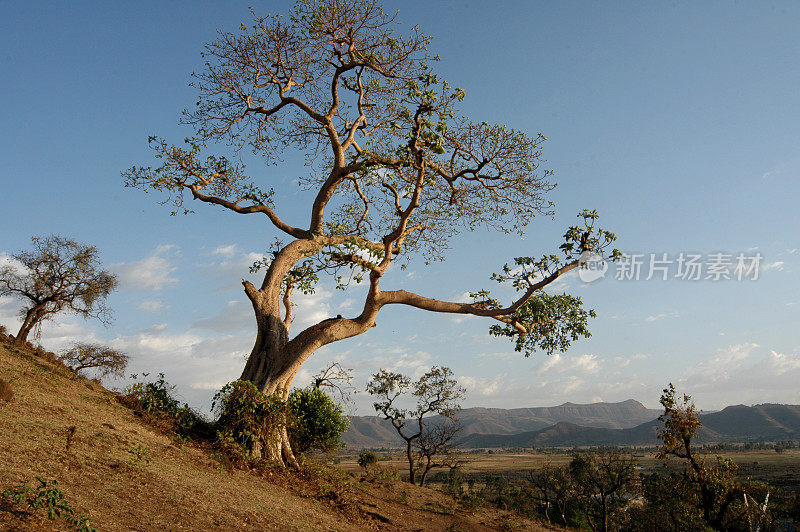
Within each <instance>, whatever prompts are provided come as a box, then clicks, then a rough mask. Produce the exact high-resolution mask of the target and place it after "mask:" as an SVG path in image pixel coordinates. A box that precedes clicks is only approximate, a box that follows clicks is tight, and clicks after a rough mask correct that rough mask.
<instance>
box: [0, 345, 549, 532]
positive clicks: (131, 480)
mask: <svg viewBox="0 0 800 532" xmlns="http://www.w3.org/2000/svg"><path fill="white" fill-rule="evenodd" d="M0 378H1V379H4V380H6V381H11V386H12V388H13V390H14V397H13V400H12V401H11V402H5V401H0V465H1V466H2V467H0V491H2V490H4V489H7V488H9V487H12V486H17V485H20V484H24V483H28V484H31V483H32V482H34V479H35V477H37V476H38V477H41V478H43V479H46V480H51V479H55V480H57V481H58V483H59V486H60V487H61V489H62V490H63V491H64V493H65V494H66V496H67V498H68V500H69V501H70V504H71V506H72V507H73V508H74V509H75V511H76V513H77V514H85V515H87V516H88V517H90V518H91V520H92V524H93V526H95V527H97V528H98V529H100V530H103V531H111V530H113V531H124V530H159V531H160V530H204V531H205V530H282V531H284V530H303V531H307V530H341V531H361V530H370V529H381V530H423V529H424V530H448V529H452V528H451V527H453V528H454V529H457V530H494V529H497V527H499V526H502V524H503V523H505V522H508V520H509V519H510V517H509V515H508V513H504V512H500V511H499V510H497V511H495V510H491V511H485V512H482V513H479V514H476V515H472V514H466V513H462V512H461V511H460V510H457V509H456V504H455V501H453V499H452V498H450V497H447V496H445V495H444V494H442V493H439V492H436V491H433V490H429V489H423V488H417V487H414V486H411V485H409V484H407V483H401V482H391V481H388V482H377V481H364V480H363V479H361V480H360V481H359V479H358V478H353V477H352V476H350V475H348V474H345V473H343V472H339V473H336V474H338V475H340V476H341V478H342V481H341V483H340V484H336V482H335V481H334V480H332V478H333V477H331V476H328V477H315V476H314V475H312V474H309V473H304V474H298V473H294V472H270V471H266V472H264V473H263V476H258V475H256V474H254V473H251V472H245V471H239V470H231V471H226V470H225V468H224V467H222V466H221V465H220V463H219V462H218V461H216V460H214V459H212V458H211V457H210V456H211V449H205V448H203V447H202V446H195V445H194V444H176V443H175V442H173V441H172V440H171V439H170V438H169V437H167V436H165V435H164V434H162V433H160V432H159V431H157V430H156V429H154V428H152V427H150V426H149V425H146V424H144V423H143V422H142V421H141V420H140V419H139V418H138V417H136V416H135V415H134V414H133V413H132V411H131V410H129V409H127V408H125V407H124V406H122V405H121V404H119V402H118V401H117V398H116V395H115V394H113V393H112V392H109V391H108V390H105V389H104V388H102V387H101V386H100V385H98V384H96V383H93V382H90V381H87V380H86V379H84V378H82V377H75V376H74V375H73V374H72V373H71V372H70V371H69V370H67V369H65V368H63V367H61V366H59V365H57V364H53V363H51V362H48V361H47V360H44V359H42V358H40V357H37V356H33V355H32V354H30V353H28V352H27V350H19V349H16V348H13V347H10V346H8V345H7V344H5V343H3V342H0ZM72 427H75V429H74V436H73V437H72V438H71V441H70V439H69V437H68V435H69V434H70V432H71V431H72ZM68 442H69V444H68ZM145 449H146V453H145V452H144V450H145ZM137 450H138V451H139V452H138V454H139V455H142V454H144V455H145V456H146V455H149V462H148V461H147V460H146V459H139V460H137V459H136V456H137ZM327 469H328V470H334V472H336V471H339V470H337V469H336V468H331V467H329V466H328V467H327ZM329 474H330V473H329ZM401 494H402V495H401ZM401 501H402V502H401ZM442 508H449V509H450V510H448V511H447V512H444V511H442ZM514 519H516V518H514ZM59 525H60V523H59V522H57V521H48V520H47V518H46V511H39V512H38V513H35V514H30V513H28V512H26V511H25V509H24V508H23V507H22V506H21V505H14V504H11V503H10V501H9V500H7V499H6V500H0V530H42V529H48V530H60V528H58V526H59ZM521 526H523V527H525V528H526V529H532V530H537V529H539V527H538V525H535V524H534V523H531V522H528V521H525V522H524V523H523V524H521Z"/></svg>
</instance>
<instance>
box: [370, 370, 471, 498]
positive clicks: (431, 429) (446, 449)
mask: <svg viewBox="0 0 800 532" xmlns="http://www.w3.org/2000/svg"><path fill="white" fill-rule="evenodd" d="M367 392H368V393H369V394H371V395H373V396H374V397H375V398H376V399H377V401H376V402H375V403H374V404H373V406H374V407H375V411H376V412H378V414H379V415H380V416H382V417H383V418H384V419H386V420H388V421H389V422H390V423H391V424H392V426H393V427H394V428H395V430H396V431H397V433H398V434H399V435H400V437H401V438H403V440H405V442H406V459H407V460H408V475H409V478H408V481H409V482H411V483H412V484H415V483H416V475H417V473H418V472H419V473H420V474H421V475H420V485H423V484H424V482H425V478H426V477H427V475H428V472H429V471H430V470H431V469H433V468H435V467H444V466H445V465H448V463H449V461H451V460H452V459H453V454H454V450H453V443H454V442H453V438H454V437H455V435H456V434H457V433H458V430H459V426H458V423H457V421H456V418H455V416H456V414H457V413H458V411H459V410H460V409H461V407H460V406H459V404H458V401H459V400H460V399H461V398H462V397H463V396H464V394H465V393H466V390H464V388H462V387H461V386H459V385H458V382H457V381H456V380H455V379H454V378H453V372H452V371H451V370H450V368H444V367H438V366H434V367H432V368H431V369H430V371H428V372H427V373H425V374H424V375H423V376H422V377H420V378H419V380H417V381H415V382H413V383H412V381H411V379H410V378H409V377H406V376H405V375H402V374H400V373H393V372H390V371H386V370H381V371H379V372H378V373H376V374H374V375H373V376H372V380H371V381H370V382H369V383H368V384H367ZM409 395H410V397H404V396H409ZM410 398H413V399H414V400H415V401H416V406H415V407H414V408H413V409H407V408H401V407H400V406H399V405H398V403H400V402H402V401H403V400H406V399H410ZM434 415H439V416H441V417H442V420H441V421H439V422H432V421H431V420H430V419H426V418H430V417H431V416H434ZM437 455H438V457H437V458H439V459H440V460H438V461H437V460H435V459H434V457H435V456H437ZM443 457H444V459H441V458H443Z"/></svg>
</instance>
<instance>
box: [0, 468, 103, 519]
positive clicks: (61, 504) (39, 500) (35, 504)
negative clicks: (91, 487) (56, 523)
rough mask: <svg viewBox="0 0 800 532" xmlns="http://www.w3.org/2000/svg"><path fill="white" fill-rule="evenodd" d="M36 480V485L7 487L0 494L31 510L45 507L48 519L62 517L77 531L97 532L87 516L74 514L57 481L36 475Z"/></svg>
mask: <svg viewBox="0 0 800 532" xmlns="http://www.w3.org/2000/svg"><path fill="white" fill-rule="evenodd" d="M36 480H37V481H38V482H39V485H38V486H37V487H31V486H28V485H27V484H23V485H21V486H16V487H14V488H11V489H7V490H6V491H4V492H3V493H1V494H0V496H1V497H3V498H4V499H5V498H8V499H11V500H13V501H14V502H16V503H17V504H26V505H27V506H28V509H29V510H32V511H36V510H38V509H40V508H47V518H48V519H50V520H53V519H55V518H56V517H62V518H64V520H65V521H66V522H67V523H68V524H69V525H70V526H71V527H72V528H73V529H75V530H77V531H78V532H97V529H96V528H93V527H92V526H91V524H90V522H89V519H88V518H87V517H85V516H83V515H80V516H78V517H76V516H75V511H74V510H73V509H72V507H71V506H70V504H69V502H68V501H67V497H66V496H65V495H64V492H63V491H61V488H59V487H58V482H57V481H55V480H52V481H46V480H42V479H41V478H39V477H36Z"/></svg>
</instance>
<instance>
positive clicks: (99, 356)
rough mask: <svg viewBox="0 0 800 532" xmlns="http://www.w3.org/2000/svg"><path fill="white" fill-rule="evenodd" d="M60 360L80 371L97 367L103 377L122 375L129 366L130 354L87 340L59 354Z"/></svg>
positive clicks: (75, 370) (98, 372)
mask: <svg viewBox="0 0 800 532" xmlns="http://www.w3.org/2000/svg"><path fill="white" fill-rule="evenodd" d="M58 358H59V360H61V362H62V363H63V364H64V365H66V366H67V367H68V368H70V369H72V371H74V372H75V373H79V372H81V371H82V370H86V369H95V370H96V371H97V374H98V375H99V376H101V377H106V376H109V375H111V376H114V377H122V376H123V375H124V374H125V368H126V367H127V366H128V355H126V354H125V353H123V352H122V351H118V350H116V349H112V348H110V347H107V346H104V345H100V344H92V343H87V342H76V343H74V344H72V347H70V348H69V349H67V350H65V351H63V352H62V353H61V354H60V355H58Z"/></svg>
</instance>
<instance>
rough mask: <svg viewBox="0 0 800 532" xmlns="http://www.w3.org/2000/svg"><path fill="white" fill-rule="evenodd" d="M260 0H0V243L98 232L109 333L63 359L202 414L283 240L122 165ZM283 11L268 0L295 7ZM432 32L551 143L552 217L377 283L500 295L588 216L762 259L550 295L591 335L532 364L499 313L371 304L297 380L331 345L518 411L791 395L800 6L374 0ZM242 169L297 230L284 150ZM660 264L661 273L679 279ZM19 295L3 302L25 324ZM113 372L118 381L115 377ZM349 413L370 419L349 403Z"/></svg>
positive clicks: (475, 99) (685, 245)
mask: <svg viewBox="0 0 800 532" xmlns="http://www.w3.org/2000/svg"><path fill="white" fill-rule="evenodd" d="M251 4H253V3H252V2H225V3H218V2H171V3H163V2H158V3H156V2H137V3H111V2H70V3H65V2H63V3H55V2H53V3H35V2H20V1H11V2H10V1H5V2H2V3H0V68H1V69H2V72H3V79H4V82H3V83H2V84H0V101H2V102H3V105H2V106H1V107H0V127H1V128H2V131H3V137H2V142H0V161H3V165H2V169H1V170H0V172H2V183H3V187H2V190H3V192H4V193H3V194H2V195H1V196H0V220H2V224H3V227H4V231H3V233H2V240H0V253H8V252H13V251H16V250H19V249H23V248H26V247H27V246H28V245H29V238H30V237H31V236H33V235H39V234H47V233H53V232H56V233H61V234H65V235H69V236H71V237H73V238H76V239H78V240H81V241H85V242H90V243H93V244H96V245H97V246H98V247H99V248H100V250H101V252H102V257H103V260H104V262H105V264H107V265H109V266H110V267H111V268H112V269H113V270H115V271H116V272H117V273H118V274H119V276H120V279H121V281H122V286H121V288H120V290H119V291H118V292H117V293H115V294H114V295H113V296H112V297H111V299H110V304H111V306H112V307H113V308H114V310H115V311H116V320H115V322H114V324H113V325H112V326H111V327H109V328H103V327H102V326H100V325H97V324H94V323H91V322H83V321H80V320H77V319H75V318H72V317H64V318H61V319H58V320H56V321H55V322H52V323H49V324H47V325H45V326H44V328H43V330H42V343H43V344H44V345H45V346H47V347H51V348H53V349H59V348H61V347H63V346H64V345H66V344H68V343H69V342H70V341H72V340H75V339H86V338H89V339H95V340H97V341H103V342H107V343H110V344H112V345H115V346H117V347H119V348H121V349H125V350H126V351H127V352H128V353H129V354H130V355H131V357H132V362H131V371H132V372H141V371H150V372H151V373H153V374H155V373H157V372H159V371H164V372H165V373H166V375H167V378H168V380H170V381H171V382H174V383H176V384H177V385H178V392H179V393H180V395H181V396H182V397H184V398H185V400H187V401H189V402H190V403H191V404H193V405H195V406H198V407H200V408H207V407H208V405H209V404H210V397H211V396H212V395H213V393H214V390H215V389H216V388H219V387H220V386H221V385H222V384H224V383H225V382H227V381H229V380H232V379H234V378H236V377H237V376H238V374H239V372H240V371H241V368H242V367H243V364H244V356H245V355H246V354H247V352H248V351H249V349H250V347H251V345H252V341H253V336H254V329H253V323H252V316H251V315H250V311H249V310H248V305H247V304H246V300H245V297H244V295H243V294H242V293H241V289H240V284H239V283H240V279H241V278H243V277H247V275H248V273H247V267H248V265H249V264H250V263H252V262H253V260H255V258H258V257H259V256H260V255H261V253H263V252H264V251H265V250H266V248H267V246H268V244H269V243H270V242H271V240H272V237H273V236H274V233H273V232H272V231H271V230H270V229H269V227H268V226H267V225H266V223H264V222H263V221H260V220H254V219H251V218H247V217H237V216H233V215H232V214H230V213H227V212H223V211H221V210H219V209H214V208H212V207H210V206H206V205H200V206H198V208H197V209H196V210H197V213H196V214H194V215H191V216H185V217H184V216H177V217H170V216H169V209H168V208H167V207H162V206H160V205H158V204H157V203H156V201H155V200H156V197H155V196H152V195H145V194H143V193H141V192H140V191H137V190H131V189H125V188H123V187H122V181H121V178H120V177H119V172H120V171H121V170H124V169H125V168H128V167H130V166H131V165H133V164H147V163H150V162H151V161H152V159H151V154H150V152H149V151H148V149H147V145H146V140H147V136H148V135H152V134H158V135H161V136H164V137H166V138H168V139H171V140H173V141H179V140H180V139H182V138H183V137H185V136H187V135H188V134H190V133H191V132H190V131H189V130H188V129H186V128H184V127H182V126H180V125H179V124H178V119H179V117H180V111H181V110H182V109H184V108H186V107H190V106H192V105H193V103H194V101H195V96H196V95H195V93H194V91H193V89H192V88H191V87H189V86H188V83H189V81H190V79H189V74H190V73H191V72H192V71H194V70H199V69H200V68H201V66H202V58H201V57H200V52H201V51H202V45H203V43H205V42H207V41H210V40H212V39H213V38H214V36H215V32H216V30H217V29H218V28H219V29H223V30H231V31H235V30H236V28H237V27H238V26H239V23H240V22H242V21H246V20H248V17H249V14H248V11H247V7H248V5H251ZM289 5H290V3H289V2H262V3H256V4H255V6H254V7H255V8H256V10H257V11H258V12H276V13H285V12H286V11H287V9H288V7H289ZM385 5H386V8H387V9H389V10H394V9H399V10H400V14H399V18H400V20H401V21H402V22H403V23H404V24H405V25H407V26H409V25H413V24H419V25H420V27H421V29H422V30H423V31H424V32H426V33H428V34H430V35H432V36H433V37H434V41H433V45H432V49H433V50H434V51H435V52H436V53H438V54H439V55H440V56H441V58H442V61H441V62H440V63H439V65H438V70H439V71H440V72H441V74H442V75H443V77H445V78H446V79H448V80H450V81H451V82H452V83H453V84H454V85H456V86H459V87H462V88H464V89H465V90H466V92H467V98H466V100H465V102H464V105H463V110H464V112H465V114H467V115H468V116H471V117H472V118H473V119H474V120H478V121H481V120H487V121H490V122H499V123H505V124H508V125H509V126H511V127H514V128H516V129H520V130H523V131H526V132H529V133H531V134H535V133H537V132H542V133H543V134H545V135H546V136H547V137H548V139H549V141H548V142H547V143H546V145H545V150H544V156H545V158H546V159H547V161H548V162H547V167H548V168H551V169H553V170H554V171H555V178H556V181H557V182H558V183H559V186H558V188H557V189H556V190H555V191H553V192H552V193H551V196H550V199H552V200H553V201H554V202H555V203H556V213H557V215H556V218H555V220H550V219H545V218H540V219H537V220H536V221H534V223H533V225H532V226H531V227H530V230H529V232H528V234H527V235H526V237H525V238H524V239H519V238H514V237H508V238H506V237H503V238H498V236H497V235H494V234H489V233H483V232H476V233H467V234H464V235H463V237H462V238H461V239H460V240H458V241H454V242H453V249H452V250H451V252H450V253H449V255H448V260H447V261H446V262H445V263H443V264H435V265H433V266H431V267H425V266H424V265H422V264H421V263H414V264H412V266H411V268H410V270H409V271H408V272H399V271H397V272H393V273H390V274H389V276H388V277H387V279H386V281H385V282H384V285H383V286H385V287H386V286H389V287H394V286H405V287H412V286H413V287H414V288H415V290H418V291H420V292H423V293H425V294H427V295H431V296H433V297H438V298H443V299H455V298H459V297H463V295H464V293H465V292H468V291H470V290H475V289H478V288H482V287H490V286H491V285H490V282H489V280H488V277H489V275H490V274H491V272H493V271H497V269H498V268H499V267H500V266H502V264H503V262H504V261H506V260H510V259H511V258H512V257H514V256H520V255H538V254H541V253H545V252H550V251H552V250H555V249H556V248H557V246H558V244H559V239H560V236H561V235H562V234H563V232H564V229H565V228H566V227H567V226H568V225H570V224H572V223H573V222H574V216H575V214H576V213H577V212H578V211H579V210H581V209H584V208H594V209H597V210H598V211H599V212H600V214H601V216H602V221H603V224H604V225H605V226H607V227H608V228H611V229H613V230H614V231H615V232H616V233H617V234H618V235H619V241H618V244H619V247H620V249H622V250H623V251H624V252H626V253H628V254H650V253H656V254H658V255H659V256H660V255H661V254H662V253H667V254H668V257H669V258H671V259H675V258H677V257H678V255H679V254H680V253H695V254H700V255H701V256H702V257H703V259H704V260H706V259H707V258H708V257H709V255H710V254H713V253H725V254H732V255H734V256H735V255H736V254H738V253H744V254H747V255H748V256H752V255H754V254H755V253H760V254H761V256H762V257H763V260H762V262H761V264H760V266H761V268H760V272H759V273H760V275H759V278H758V279H757V280H755V281H753V280H749V279H748V280H743V281H735V280H729V281H718V282H714V281H711V280H700V281H687V280H681V279H675V278H671V279H670V280H668V281H661V280H656V279H654V280H650V281H645V280H639V281H633V280H629V281H617V280H616V279H615V278H614V268H613V267H612V269H611V270H609V273H608V274H607V275H606V278H605V279H603V280H600V281H596V282H593V283H582V282H581V281H580V279H579V278H578V277H577V276H572V277H570V278H568V279H567V280H566V281H565V282H564V283H562V284H561V285H560V286H559V287H558V288H559V289H565V290H567V291H570V292H572V293H575V294H578V295H581V296H582V297H583V298H584V301H585V303H586V305H587V306H588V307H590V308H594V309H596V310H597V312H598V315H599V316H598V318H597V319H596V320H594V321H593V322H592V323H591V329H592V332H593V337H592V338H591V339H589V340H583V341H580V342H577V343H575V344H574V345H573V347H572V348H571V349H570V350H569V351H568V352H567V353H563V354H561V355H558V356H555V357H550V358H547V357H545V356H543V355H537V356H534V357H532V358H530V359H525V358H523V357H522V355H520V354H517V353H514V352H513V349H512V346H511V344H510V343H508V342H507V341H504V340H502V339H496V338H491V337H489V336H488V334H486V331H487V329H488V327H489V325H490V323H488V322H486V321H481V320H478V319H455V318H453V317H448V316H440V315H430V314H425V313H423V312H421V311H412V310H407V309H389V308H387V309H385V310H384V311H382V313H381V315H380V316H379V318H378V327H376V328H375V329H373V330H372V331H370V332H369V333H367V334H366V335H363V336H360V337H358V338H355V339H351V340H347V341H343V342H339V343H338V344H335V345H334V346H330V347H328V348H325V349H324V350H323V351H321V352H320V353H319V354H318V355H315V357H314V358H312V359H311V360H310V361H309V362H308V363H307V365H306V369H305V370H304V373H301V375H300V376H299V377H298V380H297V381H296V384H305V383H306V381H307V380H308V378H309V377H310V375H311V374H312V373H314V372H315V371H316V370H317V369H318V368H320V367H321V366H323V365H325V363H327V362H328V361H331V360H339V361H343V362H344V364H345V365H347V366H348V367H352V368H354V370H355V374H356V384H357V385H358V386H359V387H362V388H363V386H364V383H365V382H366V378H367V376H368V375H369V373H370V372H371V371H376V370H377V369H379V368H380V367H386V368H394V369H397V370H402V371H406V372H409V373H412V374H413V373H417V374H418V373H419V372H421V371H423V370H424V368H426V367H429V366H430V365H431V364H439V365H447V366H450V367H452V368H453V370H454V372H455V374H456V375H457V376H458V377H459V378H460V380H461V381H462V382H463V383H464V384H465V385H466V386H467V388H468V390H469V396H468V398H467V400H466V401H465V405H470V406H473V405H482V406H498V407H521V406H536V405H550V404H559V403H562V402H564V401H573V402H591V401H596V400H606V401H617V400H624V399H627V398H630V397H632V398H635V399H638V400H640V401H642V402H644V403H645V404H646V405H648V406H653V407H654V406H656V405H657V399H658V396H659V393H660V390H661V389H662V388H663V387H664V386H665V385H666V383H667V382H669V381H673V382H675V383H676V385H678V387H679V389H680V390H682V391H685V392H687V393H690V394H692V395H693V396H694V397H695V398H696V400H697V402H698V404H699V406H701V407H703V408H706V409H715V408H720V407H722V406H724V405H726V404H736V403H745V404H754V403H761V402H785V403H800V389H798V387H797V385H796V383H797V382H798V379H800V337H799V335H798V323H800V284H798V282H797V277H796V275H797V273H798V271H800V252H798V248H800V236H799V232H798V226H799V225H800V215H798V209H797V203H798V199H800V184H799V183H800V179H798V178H799V177H800V142H799V141H800V91H798V90H797V87H798V86H800V61H798V51H799V50H800V36H798V34H797V31H796V28H797V27H798V23H800V5H798V4H797V3H795V2H772V3H766V2H758V3H757V2H740V3H737V4H732V3H723V2H704V3H702V5H696V3H689V2H671V3H658V4H657V3H633V2H617V3H608V4H605V5H601V4H599V3H596V2H570V3H566V2H565V3H552V2H499V3H496V4H492V6H491V7H489V6H487V4H486V3H484V2H472V1H438V2H422V1H407V2H387V3H386V4H385ZM250 169H251V170H253V171H254V172H256V174H257V176H258V177H259V178H262V179H269V180H271V181H273V182H275V183H277V185H276V188H278V190H279V192H280V193H281V203H280V204H279V205H280V206H282V208H283V209H284V212H287V213H291V214H288V215H287V218H289V220H290V222H295V223H297V224H300V223H302V222H303V221H304V220H305V216H306V214H305V211H304V210H302V209H303V205H304V199H305V198H307V196H304V195H303V193H302V192H301V191H300V190H299V189H298V187H297V186H296V184H295V183H294V180H295V178H296V177H297V176H298V175H300V173H301V172H302V171H303V170H302V167H301V166H300V165H299V162H298V159H297V158H294V157H292V156H288V157H287V159H286V160H285V161H284V162H283V163H282V165H280V166H278V167H266V166H261V167H255V166H253V165H251V166H250ZM675 268H676V266H675V265H674V264H673V265H672V270H671V271H670V276H672V275H673V274H674V273H675V271H676V270H675ZM333 292H334V291H333V290H332V288H331V287H329V286H323V287H322V288H321V290H320V291H319V292H318V293H317V294H316V295H315V296H313V297H304V298H300V299H299V301H298V304H299V308H298V315H299V318H298V319H299V321H300V323H299V324H296V325H295V327H297V328H298V329H299V327H298V325H300V324H302V323H311V320H312V319H314V318H317V319H320V318H324V317H327V316H331V315H336V314H339V313H342V314H345V315H346V314H348V312H351V311H352V309H354V308H356V307H357V303H356V302H357V300H358V297H359V291H358V290H355V291H353V293H348V294H339V293H333ZM17 308H18V306H17V303H16V302H15V301H13V300H9V299H2V300H0V323H2V324H5V325H7V326H8V327H9V328H10V329H14V328H15V327H16V326H17V325H18V321H17V320H16V311H17ZM111 384H116V385H117V386H122V385H123V384H124V382H117V383H111ZM357 402H358V404H359V412H360V413H363V414H367V413H369V410H370V408H369V404H370V402H369V400H368V398H366V397H364V396H363V394H361V397H360V398H359V399H358V401H357Z"/></svg>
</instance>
